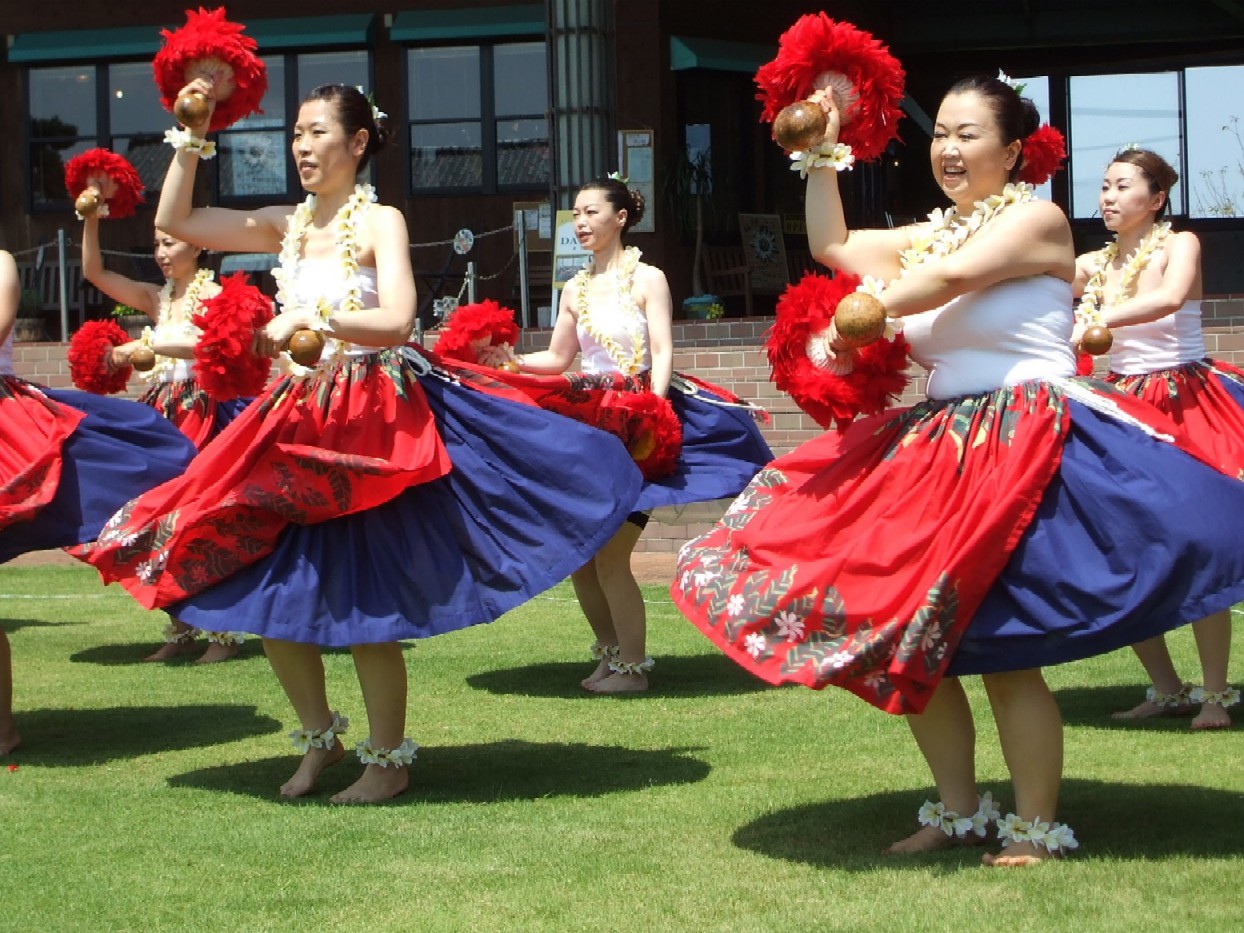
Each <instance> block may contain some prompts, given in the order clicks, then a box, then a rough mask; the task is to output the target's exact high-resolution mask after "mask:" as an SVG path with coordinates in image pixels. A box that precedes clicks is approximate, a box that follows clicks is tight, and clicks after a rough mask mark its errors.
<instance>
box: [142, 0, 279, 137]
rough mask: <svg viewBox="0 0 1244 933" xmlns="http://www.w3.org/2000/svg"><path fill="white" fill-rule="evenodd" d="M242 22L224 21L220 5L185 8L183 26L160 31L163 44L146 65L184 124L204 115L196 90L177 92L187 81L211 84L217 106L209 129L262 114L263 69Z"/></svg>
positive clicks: (202, 101) (199, 120) (165, 102)
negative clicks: (199, 79) (210, 7)
mask: <svg viewBox="0 0 1244 933" xmlns="http://www.w3.org/2000/svg"><path fill="white" fill-rule="evenodd" d="M243 28H244V27H243V26H241V25H240V24H239V23H232V22H230V21H229V20H227V19H225V10H224V7H220V8H219V9H215V10H205V9H203V7H199V11H198V12H197V13H196V12H194V11H193V10H187V11H186V25H184V26H182V27H181V28H180V29H177V30H174V31H171V32H170V31H169V30H167V29H162V30H161V31H160V34H161V35H162V36H164V45H163V46H162V47H161V49H160V51H159V52H157V53H156V57H155V59H154V60H153V61H152V63H151V69H152V71H153V72H154V73H155V82H156V86H157V87H158V88H159V89H160V102H161V103H162V104H163V105H164V108H165V109H166V110H171V111H172V112H173V116H175V117H177V119H178V120H179V121H180V122H181V123H183V124H185V125H186V126H197V125H198V124H200V123H202V122H203V118H204V117H205V116H206V115H207V101H206V100H205V99H204V98H203V96H202V95H200V94H187V95H186V96H185V97H178V96H177V95H178V93H179V92H180V91H181V89H182V88H184V87H185V86H186V85H187V84H189V83H190V82H191V81H193V80H195V79H196V78H202V79H204V80H206V81H207V82H208V83H210V84H211V85H212V90H213V96H214V97H215V99H216V110H215V111H214V112H213V113H212V122H211V123H210V124H209V126H208V130H221V129H224V128H225V127H226V126H229V125H231V124H233V123H235V122H237V121H238V120H240V119H241V118H242V117H245V116H247V115H248V114H252V113H261V112H262V111H261V110H260V109H259V103H260V101H262V100H263V96H264V92H265V91H267V90H268V73H267V70H266V69H265V67H264V63H263V62H262V61H261V60H260V59H259V57H258V56H257V55H256V54H255V50H256V49H257V48H258V46H257V45H256V43H255V40H254V39H252V38H251V37H250V36H246V35H243V34H242V32H243Z"/></svg>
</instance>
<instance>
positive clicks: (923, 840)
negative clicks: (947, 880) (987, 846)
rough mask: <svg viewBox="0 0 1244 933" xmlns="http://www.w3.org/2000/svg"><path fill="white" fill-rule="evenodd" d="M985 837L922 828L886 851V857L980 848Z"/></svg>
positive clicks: (931, 827) (933, 827)
mask: <svg viewBox="0 0 1244 933" xmlns="http://www.w3.org/2000/svg"><path fill="white" fill-rule="evenodd" d="M984 842H985V838H984V837H983V836H978V835H976V834H975V833H969V834H968V835H966V836H947V835H946V834H945V833H944V832H942V831H941V830H940V829H939V828H938V827H936V826H921V827H920V828H919V829H918V830H916V831H915V832H914V833H912V834H911V835H910V836H908V837H907V838H906V839H900V840H899V841H898V842H896V843H894V844H893V845H892V846H890V847H889V848H887V849H886V850H885V854H886V855H915V854H917V853H920V852H940V851H941V850H942V849H957V848H959V847H961V846H979V845H982V844H983V843H984Z"/></svg>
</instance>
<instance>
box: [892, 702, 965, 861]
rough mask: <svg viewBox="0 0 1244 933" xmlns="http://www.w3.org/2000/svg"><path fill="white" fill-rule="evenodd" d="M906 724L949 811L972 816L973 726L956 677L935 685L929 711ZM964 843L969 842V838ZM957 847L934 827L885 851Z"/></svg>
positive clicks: (924, 827)
mask: <svg viewBox="0 0 1244 933" xmlns="http://www.w3.org/2000/svg"><path fill="white" fill-rule="evenodd" d="M907 725H908V727H909V728H910V729H911V734H912V735H913V736H914V737H915V739H916V745H918V746H919V748H920V753H921V754H922V755H923V756H924V760H925V762H926V763H927V764H928V766H929V770H930V771H931V772H933V783H934V784H936V785H937V792H938V794H939V795H940V796H941V800H942V803H943V804H945V805H946V809H947V810H953V811H954V812H955V813H958V814H959V815H960V816H971V815H972V814H973V813H975V812H976V808H977V806H978V804H979V797H978V794H977V789H976V757H975V756H976V725H975V723H973V722H972V709H971V707H970V706H968V698H967V695H966V694H965V693H964V692H963V685H962V684H960V683H959V681H958V679H957V678H954V677H948V678H946V679H944V680H943V681H942V682H941V683H940V684H938V685H937V689H936V690H934V691H933V696H932V697H931V698H930V699H929V704H928V706H926V707H925V709H924V712H923V713H920V714H919V715H910V716H908V717H907ZM968 841H972V840H971V839H969V840H968ZM959 844H961V843H960V841H959V840H957V839H956V838H955V837H953V836H947V835H946V834H945V833H944V832H942V830H940V829H939V828H937V827H935V826H922V827H920V829H918V830H917V831H916V832H914V833H912V834H911V835H910V836H907V837H906V838H905V839H900V840H899V841H898V842H896V843H894V845H892V846H890V847H889V848H888V849H886V852H887V853H889V854H892V855H906V854H910V853H913V852H930V851H933V850H935V849H945V848H949V847H950V846H953V845H959Z"/></svg>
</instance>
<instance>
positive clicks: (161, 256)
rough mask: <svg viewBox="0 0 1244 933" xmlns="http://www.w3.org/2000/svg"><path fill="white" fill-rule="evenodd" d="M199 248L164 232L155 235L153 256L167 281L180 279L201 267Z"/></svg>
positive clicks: (160, 231) (158, 231)
mask: <svg viewBox="0 0 1244 933" xmlns="http://www.w3.org/2000/svg"><path fill="white" fill-rule="evenodd" d="M199 252H200V250H199V248H198V247H197V246H191V245H190V244H189V243H187V242H186V241H185V240H179V239H177V238H176V237H171V236H169V235H168V234H167V233H165V232H164V231H163V230H157V231H156V234H155V248H154V250H153V252H152V255H153V256H154V257H155V261H156V265H158V266H159V267H160V271H161V272H162V273H163V274H164V277H165V278H166V279H180V278H184V277H185V276H188V275H192V274H193V273H194V271H195V269H197V268H198V265H199Z"/></svg>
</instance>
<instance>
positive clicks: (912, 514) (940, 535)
mask: <svg viewBox="0 0 1244 933" xmlns="http://www.w3.org/2000/svg"><path fill="white" fill-rule="evenodd" d="M1067 425H1068V413H1067V410H1066V405H1065V403H1064V402H1063V399H1062V397H1061V396H1060V395H1057V394H1052V393H1051V392H1050V391H1049V389H1048V387H1047V386H1045V385H1043V384H1036V383H1027V384H1024V385H1020V386H1016V387H1013V388H1008V389H1001V390H999V391H997V392H994V393H991V394H989V395H985V396H974V397H970V398H967V399H957V400H951V401H947V402H945V403H940V404H939V403H936V402H929V403H925V404H923V405H921V406H919V407H917V408H914V409H906V410H900V411H892V412H886V413H883V414H880V415H876V416H873V417H870V418H865V419H862V420H858V421H856V422H854V423H853V424H852V425H851V426H850V427H849V428H848V429H847V430H846V431H845V432H844V433H841V434H839V433H836V432H835V433H831V434H826V435H824V436H823V437H821V438H819V439H817V440H814V441H811V442H809V443H807V444H804V445H803V446H801V447H800V448H799V449H797V450H796V451H794V452H793V453H791V454H788V455H787V456H785V457H782V458H779V459H777V460H775V461H774V462H773V463H771V464H770V465H769V466H768V467H766V468H765V469H764V470H762V471H761V472H760V473H759V474H758V475H757V477H756V479H755V480H754V481H753V482H752V484H751V485H750V486H749V487H748V489H747V490H746V491H745V492H744V493H743V495H742V496H740V497H739V499H738V500H736V502H735V503H734V505H733V506H732V507H731V508H730V510H729V511H728V512H727V513H726V516H725V517H724V518H723V519H722V520H721V522H720V523H719V524H718V525H717V526H715V527H714V528H713V529H712V530H711V531H709V532H707V533H706V534H704V535H702V536H701V537H699V538H697V539H696V540H695V541H693V542H691V543H690V544H688V545H686V546H685V547H684V548H683V550H682V552H681V554H680V555H679V561H678V571H679V575H678V577H677V579H676V580H675V582H674V585H673V586H672V588H671V592H672V595H673V598H674V601H675V603H677V605H678V607H679V608H680V609H681V610H682V612H683V613H684V614H685V615H686V616H687V617H688V618H689V619H690V620H691V621H692V622H693V623H695V625H696V626H697V627H699V628H700V629H701V630H702V631H703V632H704V633H705V634H706V635H707V636H708V637H709V638H710V639H711V640H712V641H713V642H714V643H716V644H717V645H718V647H720V648H721V649H722V650H723V651H724V652H725V653H726V654H728V655H729V656H730V657H731V658H733V659H734V660H735V661H736V662H738V663H739V664H741V665H742V666H743V667H745V668H747V669H748V670H749V671H751V672H752V673H753V674H755V675H757V676H758V677H761V678H762V679H764V680H766V681H768V682H770V683H784V682H794V683H802V684H805V685H806V686H809V687H813V688H815V689H819V688H821V687H824V686H826V685H827V684H835V685H837V686H840V687H844V688H845V689H847V690H850V691H852V692H853V693H856V694H857V695H859V696H861V697H862V698H864V699H865V700H867V701H868V702H869V703H872V704H873V705H875V706H878V707H880V708H881V709H884V710H887V711H889V712H894V713H909V712H919V711H920V710H922V709H923V708H924V706H925V704H926V703H927V702H928V698H929V697H930V695H931V694H932V692H933V689H934V688H935V687H936V685H937V683H938V681H939V680H940V679H941V677H942V675H943V673H944V671H945V669H946V666H947V664H948V663H949V661H950V659H951V657H952V655H953V654H954V650H955V647H956V645H957V644H958V642H959V639H960V638H961V636H962V634H963V631H964V629H965V628H966V627H967V625H968V623H969V621H970V620H971V618H972V616H973V613H974V612H975V610H976V608H977V606H978V605H979V604H980V602H981V600H982V599H983V598H984V596H985V593H986V592H987V591H988V589H989V587H990V586H991V584H992V583H993V581H994V579H995V577H997V576H998V574H999V573H1000V572H1001V570H1002V568H1003V566H1004V565H1005V564H1006V561H1007V558H1008V557H1009V555H1010V554H1011V552H1012V550H1013V549H1014V548H1015V546H1016V543H1017V542H1018V541H1019V539H1020V536H1021V535H1022V534H1023V532H1024V529H1025V528H1026V527H1027V526H1028V524H1029V522H1030V521H1031V519H1032V516H1033V513H1034V511H1035V510H1036V508H1037V506H1038V504H1039V502H1040V500H1041V497H1042V494H1043V493H1044V491H1045V488H1046V485H1047V484H1048V483H1049V481H1050V478H1051V477H1052V476H1053V475H1054V473H1055V471H1056V470H1057V468H1058V464H1059V459H1060V454H1061V450H1062V443H1063V439H1064V436H1065V432H1066V429H1067ZM829 581H832V582H829Z"/></svg>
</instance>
